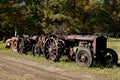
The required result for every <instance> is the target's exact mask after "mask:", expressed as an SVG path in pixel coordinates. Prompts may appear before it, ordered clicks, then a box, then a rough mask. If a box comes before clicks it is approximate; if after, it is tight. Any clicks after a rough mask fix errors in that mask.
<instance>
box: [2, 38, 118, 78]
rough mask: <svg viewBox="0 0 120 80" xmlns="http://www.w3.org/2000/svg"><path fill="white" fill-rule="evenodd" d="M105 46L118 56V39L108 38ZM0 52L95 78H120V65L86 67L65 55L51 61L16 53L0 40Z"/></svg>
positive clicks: (42, 57) (29, 54)
mask: <svg viewBox="0 0 120 80" xmlns="http://www.w3.org/2000/svg"><path fill="white" fill-rule="evenodd" d="M107 47H108V48H112V49H114V50H115V51H116V52H117V54H118V56H120V39H114V38H110V39H108V42H107ZM0 54H1V55H3V56H4V55H5V56H6V55H7V56H9V57H14V58H20V59H25V60H29V61H34V62H38V63H41V64H45V65H48V66H49V65H50V66H55V67H59V68H63V69H66V70H68V71H69V70H70V71H75V72H78V73H81V74H85V75H86V74H87V75H92V76H94V77H97V78H100V79H101V78H102V79H103V80H119V79H120V66H119V65H118V66H113V67H112V68H108V67H103V66H99V65H98V66H96V65H95V64H94V65H95V66H93V67H91V68H86V67H79V66H78V65H77V64H76V63H75V62H71V61H66V59H67V57H66V56H64V57H61V59H60V61H59V62H52V61H48V60H46V59H45V58H44V56H43V55H41V57H39V58H38V57H33V56H32V55H31V53H30V52H29V53H28V55H25V54H22V55H20V54H18V53H17V52H13V51H12V50H9V49H4V43H2V42H0ZM118 64H120V57H119V62H118Z"/></svg>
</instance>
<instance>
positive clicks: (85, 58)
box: [44, 34, 118, 67]
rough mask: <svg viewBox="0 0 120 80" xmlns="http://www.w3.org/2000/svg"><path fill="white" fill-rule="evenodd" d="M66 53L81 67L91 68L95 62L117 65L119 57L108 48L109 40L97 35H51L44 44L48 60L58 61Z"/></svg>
mask: <svg viewBox="0 0 120 80" xmlns="http://www.w3.org/2000/svg"><path fill="white" fill-rule="evenodd" d="M62 53H65V54H66V55H67V56H68V58H69V59H71V60H75V61H76V63H77V64H78V65H79V66H87V67H90V66H91V65H92V63H93V61H100V62H102V63H105V64H117V62H118V55H117V53H116V52H115V51H114V50H113V49H110V48H107V38H106V37H104V36H97V35H67V36H66V35H61V34H58V35H50V36H49V37H48V38H47V39H46V41H45V44H44V54H45V57H46V59H50V60H53V61H58V60H59V59H60V57H61V54H62Z"/></svg>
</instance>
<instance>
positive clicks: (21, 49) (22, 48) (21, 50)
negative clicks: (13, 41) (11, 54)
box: [17, 38, 27, 54]
mask: <svg viewBox="0 0 120 80" xmlns="http://www.w3.org/2000/svg"><path fill="white" fill-rule="evenodd" d="M17 52H18V53H25V54H26V52H27V51H26V50H25V44H24V39H23V38H20V39H19V40H18V45H17Z"/></svg>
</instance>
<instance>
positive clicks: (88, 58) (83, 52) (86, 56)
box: [76, 48, 93, 67]
mask: <svg viewBox="0 0 120 80" xmlns="http://www.w3.org/2000/svg"><path fill="white" fill-rule="evenodd" d="M76 62H77V64H78V65H79V66H85V67H90V66H91V65H92V63H93V57H92V54H91V52H90V50H89V49H87V48H80V49H79V50H78V52H77V54H76Z"/></svg>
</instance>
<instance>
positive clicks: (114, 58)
mask: <svg viewBox="0 0 120 80" xmlns="http://www.w3.org/2000/svg"><path fill="white" fill-rule="evenodd" d="M105 60H106V63H107V64H115V65H116V64H117V63H118V55H117V53H116V52H115V51H114V50H113V49H110V48H107V53H106V55H105Z"/></svg>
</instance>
